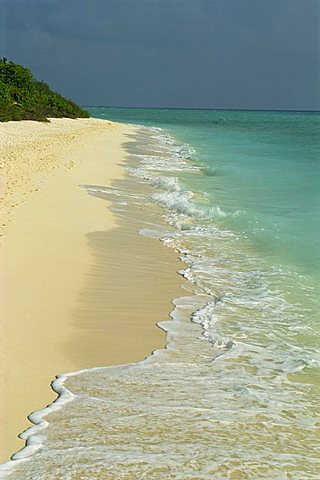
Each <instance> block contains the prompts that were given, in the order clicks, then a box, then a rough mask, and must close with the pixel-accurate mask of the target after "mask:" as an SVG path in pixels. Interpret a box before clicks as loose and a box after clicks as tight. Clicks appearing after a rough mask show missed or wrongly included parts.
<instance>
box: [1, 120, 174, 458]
mask: <svg viewBox="0 0 320 480" xmlns="http://www.w3.org/2000/svg"><path fill="white" fill-rule="evenodd" d="M10 123H11V125H10V124H6V125H5V126H4V131H5V133H6V132H7V133H8V131H10V135H8V136H7V138H8V142H7V143H9V145H7V146H6V145H5V148H7V151H8V153H9V154H8V155H7V157H6V158H7V159H8V162H7V165H8V164H10V165H9V166H10V168H8V175H7V178H8V177H9V178H10V179H11V186H10V183H9V185H8V184H7V186H9V187H10V188H9V189H8V190H9V191H8V192H7V197H5V198H6V199H7V200H8V202H11V201H12V199H13V197H15V200H17V201H16V204H14V206H15V208H14V209H13V210H15V213H14V215H13V214H12V213H11V212H10V208H8V205H7V204H6V203H5V205H4V207H5V208H4V212H5V213H6V217H5V218H6V221H5V223H6V226H5V227H4V228H5V230H4V235H3V236H2V241H1V243H2V245H1V257H2V260H1V263H2V264H3V265H4V268H3V275H2V277H3V278H2V279H1V297H2V300H1V305H3V312H2V316H3V320H2V325H1V337H2V342H3V345H4V347H3V350H2V352H1V357H2V359H1V363H2V367H1V370H2V372H3V373H2V381H1V390H2V392H1V397H2V399H3V401H1V404H2V407H3V412H2V417H3V418H5V425H4V427H5V428H3V430H2V435H3V438H2V439H1V442H0V445H2V447H1V450H2V456H1V459H0V461H4V460H6V459H8V456H10V455H11V454H13V453H14V452H17V450H19V449H21V448H22V447H23V442H22V441H21V440H19V439H17V437H16V436H17V435H18V434H19V433H21V432H22V431H23V430H25V429H26V428H28V425H30V424H29V422H28V421H27V418H26V417H27V415H29V414H30V413H31V412H34V411H39V410H42V409H43V408H44V407H45V405H47V404H49V403H51V402H53V401H54V400H55V395H54V393H53V391H51V390H50V382H51V381H52V380H53V379H54V378H55V376H56V375H59V374H60V372H73V371H78V370H82V369H89V368H95V367H103V366H108V365H114V364H123V363H130V362H135V361H137V360H142V359H143V358H144V357H145V356H146V355H149V354H150V353H151V351H152V350H154V349H156V348H161V346H163V345H164V343H165V339H164V332H163V331H161V330H160V329H159V328H157V327H156V325H155V323H156V322H157V321H159V320H164V319H166V318H169V310H170V300H171V299H172V298H174V296H177V295H178V291H179V289H180V285H181V278H180V277H179V276H178V275H174V269H175V271H177V270H178V266H179V262H178V260H177V256H176V255H175V253H174V252H173V251H170V250H169V249H164V248H163V246H162V245H161V244H160V242H154V240H152V239H147V238H145V237H141V236H139V234H138V229H137V225H136V219H135V215H133V216H132V218H131V219H130V221H129V222H128V224H127V225H125V222H122V225H120V223H121V222H120V221H119V219H117V218H116V216H115V215H114V214H112V213H111V212H110V211H109V209H107V208H106V207H107V206H109V205H110V201H108V200H106V199H101V198H98V197H93V196H92V195H89V194H88V192H87V191H86V189H85V188H84V187H80V186H81V185H103V186H107V185H111V184H112V182H113V181H114V180H119V179H123V178H124V176H125V170H124V166H123V164H124V160H125V157H126V152H125V150H124V149H123V146H122V145H123V143H125V141H126V136H127V135H129V134H130V133H131V132H133V131H134V127H132V126H129V125H123V124H116V123H113V122H108V121H105V120H97V119H89V120H66V119H58V120H54V121H53V122H52V123H51V124H49V125H47V124H45V125H42V124H40V125H39V124H37V122H19V123H18V122H17V123H14V124H12V123H13V122H10ZM75 126H76V127H75ZM1 127H2V125H0V128H1ZM37 129H38V135H37ZM22 132H23V134H22ZM24 135H25V136H24ZM28 136H29V137H28ZM21 139H23V141H22V142H21ZM10 142H11V143H10ZM19 142H20V143H19ZM15 146H16V150H17V151H16V155H15ZM35 147H36V148H35ZM28 154H29V155H28ZM22 158H26V159H27V160H26V164H25V165H21V159H22ZM37 159H38V162H37ZM39 160H40V161H41V162H43V163H42V164H41V168H39ZM89 160H90V162H89ZM14 162H16V165H15V169H14V168H13V167H14ZM106 162H107V163H106ZM5 166H6V165H5ZM25 167H26V168H25ZM32 167H33V168H32ZM23 169H25V170H26V172H27V174H28V178H27V179H24V178H22V179H21V177H23V175H20V180H18V181H17V182H16V183H15V184H14V182H13V181H12V179H13V180H14V179H15V176H16V177H19V174H20V173H21V171H23ZM19 182H20V183H19ZM31 183H32V185H33V186H32V189H31V190H32V192H30V189H29V186H30V184H31ZM19 199H22V200H21V201H20V200H19ZM106 202H107V203H106ZM11 208H12V207H11ZM126 245H130V249H131V248H133V246H135V245H137V246H138V245H139V246H140V247H139V248H140V249H141V252H140V253H138V254H137V255H135V256H126V258H125V260H124V261H123V262H122V264H121V262H120V264H119V261H118V259H119V249H118V251H117V250H116V247H117V246H119V248H120V252H121V248H122V249H126ZM130 251H131V250H130ZM142 256H143V257H142ZM131 257H132V258H131ZM141 258H147V260H148V259H149V260H150V261H151V259H154V262H155V263H154V265H153V266H151V267H150V268H149V266H148V268H147V266H145V267H144V266H143V265H142V269H141ZM149 260H148V261H149ZM128 262H129V263H128ZM161 265H162V270H161V267H160V266H161ZM157 267H159V269H160V270H159V272H158V271H157V276H156V277H157V281H156V282H155V283H153V284H152V285H151V286H150V292H149V290H148V288H149V285H150V282H151V278H150V277H151V275H153V277H154V271H153V268H157ZM139 269H140V273H139ZM126 272H131V276H130V274H124V273H126ZM139 275H140V277H139ZM127 277H128V278H127ZM175 277H176V278H175ZM137 278H138V280H137ZM161 280H162V281H161ZM115 282H117V284H118V288H116V285H114V284H115ZM121 282H122V283H121ZM151 283H152V282H151ZM162 283H164V284H165V286H164V287H162V286H161V284H162ZM101 285H104V287H103V288H101ZM141 288H142V289H146V291H147V292H149V296H150V298H149V300H148V301H147V302H146V305H144V306H143V307H142V306H141V303H144V301H143V296H141V295H140V297H139V292H141ZM124 292H125V297H126V302H123V297H124ZM144 293H145V292H144ZM156 296H157V297H159V299H158V300H157V301H155V303H154V299H155V297H156ZM135 302H136V303H135ZM119 305H121V309H119V308H118V307H119ZM106 306H107V307H108V311H107V312H106V309H105V307H106ZM132 306H133V307H134V308H132ZM117 310H121V311H120V312H119V311H117ZM133 313H135V314H133ZM115 315H116V317H115ZM114 318H117V319H118V321H119V324H117V323H115V322H114ZM126 319H128V320H127V321H125V320H126ZM137 322H140V323H137ZM4 445H5V447H4Z"/></svg>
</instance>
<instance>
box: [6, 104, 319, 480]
mask: <svg viewBox="0 0 320 480" xmlns="http://www.w3.org/2000/svg"><path fill="white" fill-rule="evenodd" d="M89 110H90V112H91V114H92V116H94V117H98V118H105V119H110V120H115V121H120V122H124V123H132V124H135V125H139V129H138V132H137V135H136V136H135V138H131V139H128V143H127V145H126V150H127V152H128V165H127V169H128V175H129V178H130V181H131V185H132V189H130V182H129V183H128V182H124V183H123V184H122V183H121V181H120V182H118V183H117V185H116V188H115V187H114V188H112V189H111V188H109V189H108V188H103V187H101V188H91V189H90V187H88V192H89V193H90V194H92V195H97V196H101V197H102V198H108V199H111V200H112V202H113V208H114V209H115V210H116V211H121V210H122V209H126V208H130V204H133V203H134V204H135V205H136V206H137V205H138V206H139V205H141V206H142V205H144V206H145V205H148V206H150V207H149V208H150V209H152V208H153V206H154V207H155V206H157V208H158V209H159V208H160V209H161V210H160V211H161V221H160V218H159V222H157V221H155V217H152V218H153V220H152V222H151V221H146V222H145V228H142V229H141V230H140V232H139V233H140V234H141V235H146V236H149V237H153V238H154V239H155V241H159V240H161V241H162V242H163V244H164V246H166V247H168V248H173V249H175V251H176V252H177V255H179V257H180V258H181V260H182V263H181V271H180V272H179V273H180V275H181V276H183V277H184V278H185V280H186V283H185V295H184V296H182V297H180V298H177V299H174V300H173V304H174V308H173V311H172V313H171V317H172V320H171V321H166V322H161V323H160V324H159V326H160V328H162V329H163V330H165V332H166V339H167V348H166V349H164V350H158V351H156V352H154V353H153V355H150V356H149V357H148V358H147V359H145V360H144V361H141V362H139V363H136V364H130V365H125V366H120V367H119V366H117V367H106V368H99V369H91V370H86V371H83V372H82V373H80V374H78V375H71V376H69V377H67V379H66V381H65V383H64V384H63V382H64V380H65V378H61V379H58V380H57V381H56V383H55V389H56V390H57V391H58V392H59V393H62V396H61V399H62V401H63V402H64V403H65V404H64V405H63V407H62V408H61V409H59V410H57V411H53V412H52V413H51V414H50V416H49V418H47V420H48V422H49V425H48V426H47V428H44V429H41V430H39V428H38V427H36V428H35V430H34V435H33V437H32V438H31V444H30V447H29V453H30V452H32V451H33V450H32V449H34V451H35V454H34V457H32V459H31V460H30V461H28V462H24V461H22V462H21V463H19V462H17V467H16V469H15V471H14V473H13V474H12V475H13V476H12V477H11V475H10V476H9V477H10V478H15V479H20V478H21V479H22V478H23V479H24V480H28V479H30V480H31V479H32V480H34V479H37V480H42V479H46V480H48V479H51V478H52V479H60V478H61V479H65V480H69V479H70V480H71V479H88V480H89V479H93V478H99V479H101V478H103V479H130V480H134V479H137V480H138V479H139V480H141V479H143V478H146V479H148V480H151V479H180V480H186V479H193V480H201V479H217V480H218V479H219V480H220V479H221V480H222V479H252V480H257V479H276V480H282V479H294V480H298V479H301V480H307V479H318V478H320V475H319V472H320V446H319V445H320V442H319V441H320V418H319V414H320V402H319V394H320V354H319V347H320V340H319V338H320V335H319V334H320V321H319V311H320V308H319V307H320V247H319V236H320V215H319V213H320V135H319V134H320V115H319V113H305V112H259V111H223V110H219V111H218V110H172V109H120V108H108V107H92V108H90V109H89ZM137 184H138V185H139V189H138V190H137V189H136V188H135V185H137ZM128 185H129V187H128ZM155 275H156V272H155ZM63 385H64V386H63ZM66 387H67V390H66ZM71 398H72V400H73V401H71V402H69V401H68V400H69V399H71ZM40 416H41V415H40ZM28 435H30V432H29V434H28ZM39 443H41V444H43V447H42V448H41V449H40V450H38V447H37V445H38V444H39ZM27 453H28V451H27V449H25V450H24V451H22V453H21V454H18V455H17V457H16V458H21V459H23V457H24V456H26V455H27ZM42 472H43V473H42Z"/></svg>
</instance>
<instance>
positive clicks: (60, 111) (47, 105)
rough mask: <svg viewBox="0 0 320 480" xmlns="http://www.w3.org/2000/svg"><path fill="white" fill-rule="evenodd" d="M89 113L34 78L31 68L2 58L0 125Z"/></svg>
mask: <svg viewBox="0 0 320 480" xmlns="http://www.w3.org/2000/svg"><path fill="white" fill-rule="evenodd" d="M89 116H90V115H89V113H88V112H86V111H85V110H83V109H82V108H80V107H79V106H78V105H76V104H75V103H74V102H72V101H71V100H67V99H66V98H64V97H62V96H61V95H60V94H59V93H57V92H53V91H52V90H51V89H50V87H49V85H47V84H46V83H44V82H38V81H37V80H35V78H33V75H32V73H31V71H30V70H29V69H28V68H25V67H22V66H21V65H17V64H15V63H13V62H8V61H7V59H5V58H3V59H0V122H8V121H9V120H38V121H41V122H47V121H48V117H57V118H61V117H68V118H79V117H85V118H87V117H89Z"/></svg>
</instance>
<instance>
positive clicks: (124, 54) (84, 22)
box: [0, 0, 320, 109]
mask: <svg viewBox="0 0 320 480" xmlns="http://www.w3.org/2000/svg"><path fill="white" fill-rule="evenodd" d="M0 14H1V22H0V25H2V35H1V42H2V45H1V50H2V52H1V55H3V56H6V57H8V58H10V59H12V60H14V61H17V62H20V63H22V64H25V65H28V66H30V68H31V69H32V70H33V71H34V73H35V75H36V76H37V77H38V78H39V79H44V80H46V81H48V83H50V84H51V85H52V86H53V87H54V88H56V89H58V90H59V91H61V93H63V94H65V95H67V96H69V97H72V98H74V99H75V100H76V101H78V102H80V103H82V104H100V105H101V104H106V105H119V106H122V105H123V106H168V107H173V106H177V107H188V106H189V107H206V108H271V109H272V108H282V109H319V108H320V90H319V88H320V87H319V85H320V54H319V45H320V38H319V31H320V29H319V19H320V12H319V2H318V0H304V1H301V0H241V1H239V0H0Z"/></svg>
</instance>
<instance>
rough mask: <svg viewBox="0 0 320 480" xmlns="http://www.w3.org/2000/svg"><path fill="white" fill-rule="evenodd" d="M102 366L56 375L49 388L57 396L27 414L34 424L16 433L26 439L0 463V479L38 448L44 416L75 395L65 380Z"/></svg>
mask: <svg viewBox="0 0 320 480" xmlns="http://www.w3.org/2000/svg"><path fill="white" fill-rule="evenodd" d="M103 368H108V367H94V368H86V369H83V370H77V371H75V372H70V373H63V374H61V375H57V376H56V378H55V380H53V381H52V383H51V388H52V390H53V391H54V392H55V393H57V394H58V397H57V398H56V399H55V400H54V401H53V402H52V403H50V404H49V405H47V406H46V407H45V408H43V409H42V410H38V411H36V412H33V413H31V414H30V415H29V416H28V419H29V420H30V422H32V423H33V424H34V425H32V426H31V427H29V428H27V429H26V430H24V431H23V432H22V433H20V434H19V435H18V436H19V438H21V439H23V440H26V444H25V446H24V447H23V448H22V449H21V450H19V451H18V452H16V453H14V454H13V455H12V456H11V458H10V460H7V461H6V462H4V463H1V464H0V479H2V478H7V477H8V476H9V475H10V473H11V472H12V471H13V470H14V468H15V467H16V466H17V465H18V464H20V463H23V462H26V461H28V460H30V459H31V458H32V457H33V455H34V454H35V453H36V452H37V451H38V450H40V448H41V447H42V444H43V443H42V436H41V435H39V432H41V430H43V429H44V428H46V427H47V426H48V425H49V422H47V421H46V420H45V419H44V417H46V416H47V415H49V414H50V413H52V412H54V411H56V410H60V409H61V408H63V406H64V405H65V404H66V403H69V402H71V401H72V400H74V398H75V397H76V395H74V394H73V393H72V392H70V390H68V389H67V388H66V387H65V386H64V382H65V381H66V380H67V378H69V377H73V376H76V375H80V374H81V373H84V372H87V371H89V370H90V371H92V370H101V369H103Z"/></svg>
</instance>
